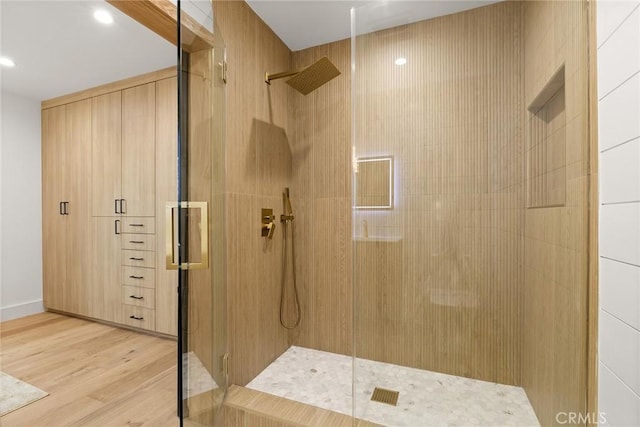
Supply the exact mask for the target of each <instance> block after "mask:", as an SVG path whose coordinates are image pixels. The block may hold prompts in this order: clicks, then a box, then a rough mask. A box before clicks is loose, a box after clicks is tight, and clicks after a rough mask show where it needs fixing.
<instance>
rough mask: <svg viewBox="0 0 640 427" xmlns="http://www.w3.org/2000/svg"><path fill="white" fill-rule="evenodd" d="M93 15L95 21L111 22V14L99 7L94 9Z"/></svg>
mask: <svg viewBox="0 0 640 427" xmlns="http://www.w3.org/2000/svg"><path fill="white" fill-rule="evenodd" d="M93 17H94V18H96V21H98V22H101V23H103V24H113V16H111V14H110V13H109V12H107V11H106V10H103V9H100V10H96V11H95V12H94V13H93Z"/></svg>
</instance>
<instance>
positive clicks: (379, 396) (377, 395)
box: [371, 387, 400, 406]
mask: <svg viewBox="0 0 640 427" xmlns="http://www.w3.org/2000/svg"><path fill="white" fill-rule="evenodd" d="M399 395H400V392H397V391H394V390H387V389H386V388H380V387H376V388H374V389H373V394H372V395H371V400H373V401H374V402H380V403H386V404H387V405H393V406H396V405H397V404H398V396H399Z"/></svg>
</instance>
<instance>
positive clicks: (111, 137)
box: [91, 91, 122, 216]
mask: <svg viewBox="0 0 640 427" xmlns="http://www.w3.org/2000/svg"><path fill="white" fill-rule="evenodd" d="M91 116H92V117H91V124H92V129H91V132H92V136H91V171H92V179H91V195H92V214H93V216H113V215H117V214H118V212H117V210H119V209H117V206H116V200H119V199H121V198H122V92H120V91H117V92H112V93H107V94H105V95H101V96H97V97H95V98H93V99H92V111H91Z"/></svg>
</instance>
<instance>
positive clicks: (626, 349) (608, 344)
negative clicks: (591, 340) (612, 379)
mask: <svg viewBox="0 0 640 427" xmlns="http://www.w3.org/2000/svg"><path fill="white" fill-rule="evenodd" d="M600 329H601V330H603V331H607V333H606V334H603V335H602V339H601V340H600V345H601V348H600V362H602V363H603V364H604V365H605V366H606V367H607V368H609V369H610V370H611V371H612V372H614V373H615V374H616V375H617V376H618V377H620V378H623V379H624V381H625V384H627V386H628V387H629V388H630V389H631V390H632V391H633V392H634V393H635V394H637V395H640V333H638V330H637V329H634V328H632V327H631V326H629V325H627V324H626V323H624V322H623V321H621V320H619V319H618V318H616V317H614V316H612V315H610V314H609V313H607V312H606V311H602V312H601V313H600Z"/></svg>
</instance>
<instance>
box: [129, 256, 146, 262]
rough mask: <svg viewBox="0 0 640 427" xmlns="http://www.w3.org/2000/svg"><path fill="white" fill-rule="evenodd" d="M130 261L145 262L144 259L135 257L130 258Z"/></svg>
mask: <svg viewBox="0 0 640 427" xmlns="http://www.w3.org/2000/svg"><path fill="white" fill-rule="evenodd" d="M129 259H130V260H131V261H144V258H136V257H134V256H132V257H129Z"/></svg>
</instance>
